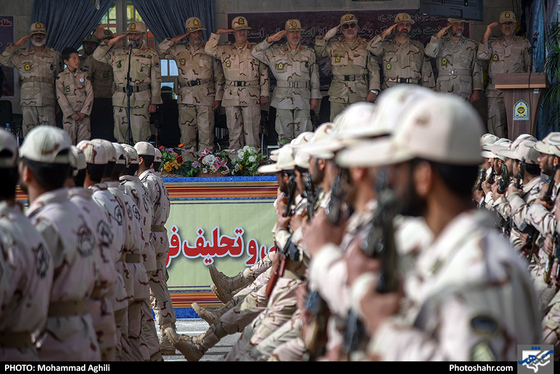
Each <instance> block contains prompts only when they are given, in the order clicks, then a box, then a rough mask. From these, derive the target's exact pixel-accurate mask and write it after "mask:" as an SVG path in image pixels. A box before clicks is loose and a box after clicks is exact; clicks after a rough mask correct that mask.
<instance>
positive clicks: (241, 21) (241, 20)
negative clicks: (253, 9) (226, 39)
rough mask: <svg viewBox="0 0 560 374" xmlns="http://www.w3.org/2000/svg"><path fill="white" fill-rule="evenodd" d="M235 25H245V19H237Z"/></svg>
mask: <svg viewBox="0 0 560 374" xmlns="http://www.w3.org/2000/svg"><path fill="white" fill-rule="evenodd" d="M237 23H238V24H240V25H244V24H245V19H244V18H239V19H238V20H237Z"/></svg>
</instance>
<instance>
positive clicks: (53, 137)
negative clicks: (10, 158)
mask: <svg viewBox="0 0 560 374" xmlns="http://www.w3.org/2000/svg"><path fill="white" fill-rule="evenodd" d="M71 147H72V141H71V140H70V137H69V136H68V134H67V133H66V131H64V130H62V129H61V128H58V127H55V126H48V125H40V126H37V127H34V128H33V129H31V131H29V133H28V134H27V135H26V136H25V139H24V141H23V144H22V145H21V147H20V148H19V156H20V157H25V158H26V159H29V160H33V161H37V162H43V163H46V164H70V148H71Z"/></svg>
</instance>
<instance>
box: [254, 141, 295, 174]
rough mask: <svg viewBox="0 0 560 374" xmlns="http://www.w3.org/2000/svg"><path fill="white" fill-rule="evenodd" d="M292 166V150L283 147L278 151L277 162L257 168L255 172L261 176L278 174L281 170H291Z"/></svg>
mask: <svg viewBox="0 0 560 374" xmlns="http://www.w3.org/2000/svg"><path fill="white" fill-rule="evenodd" d="M294 165H295V164H294V149H293V148H292V147H289V146H288V145H285V146H283V147H282V148H280V150H279V151H278V161H276V162H275V163H273V164H267V165H262V166H259V168H258V169H257V171H258V172H259V173H261V174H269V173H278V172H280V171H282V170H293V169H294Z"/></svg>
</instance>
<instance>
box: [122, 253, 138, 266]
mask: <svg viewBox="0 0 560 374" xmlns="http://www.w3.org/2000/svg"><path fill="white" fill-rule="evenodd" d="M125 262H128V263H131V264H137V263H139V262H140V254H138V253H136V254H127V255H126V257H125Z"/></svg>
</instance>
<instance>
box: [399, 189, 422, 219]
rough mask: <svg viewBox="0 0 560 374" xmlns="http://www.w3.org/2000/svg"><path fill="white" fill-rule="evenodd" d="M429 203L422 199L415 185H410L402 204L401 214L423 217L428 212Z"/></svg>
mask: <svg viewBox="0 0 560 374" xmlns="http://www.w3.org/2000/svg"><path fill="white" fill-rule="evenodd" d="M426 207H427V202H426V200H425V199H423V198H421V197H420V196H419V195H418V193H417V192H416V189H415V188H414V184H413V183H408V185H407V187H406V191H405V195H404V196H403V199H402V202H401V212H400V213H401V214H402V215H403V216H410V217H422V216H423V215H424V213H425V212H426Z"/></svg>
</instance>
